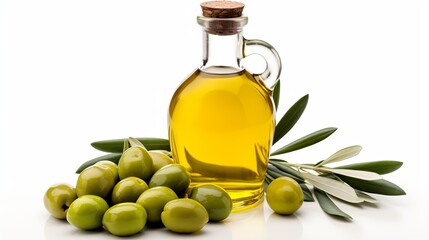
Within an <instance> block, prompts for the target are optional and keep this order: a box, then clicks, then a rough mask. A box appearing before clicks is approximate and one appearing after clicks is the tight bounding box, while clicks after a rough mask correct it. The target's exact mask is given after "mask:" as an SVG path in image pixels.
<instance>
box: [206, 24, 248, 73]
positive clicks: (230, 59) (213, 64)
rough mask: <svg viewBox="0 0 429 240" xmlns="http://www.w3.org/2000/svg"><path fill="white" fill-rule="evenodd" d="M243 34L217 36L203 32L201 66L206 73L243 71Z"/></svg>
mask: <svg viewBox="0 0 429 240" xmlns="http://www.w3.org/2000/svg"><path fill="white" fill-rule="evenodd" d="M242 59H243V34H242V32H241V31H240V32H238V33H235V34H231V35H217V34H212V33H209V32H208V31H206V30H203V65H202V66H201V67H200V70H201V71H203V72H208V73H214V74H216V73H235V72H239V71H241V70H243V66H242V64H241V60H242Z"/></svg>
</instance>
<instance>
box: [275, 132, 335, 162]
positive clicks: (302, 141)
mask: <svg viewBox="0 0 429 240" xmlns="http://www.w3.org/2000/svg"><path fill="white" fill-rule="evenodd" d="M336 130H337V128H333V127H329V128H323V129H320V130H318V131H316V132H313V133H310V134H308V135H306V136H304V137H302V138H299V139H297V140H295V141H293V142H291V143H289V144H288V145H286V146H284V147H282V148H280V149H278V150H276V151H274V152H273V153H271V156H274V155H279V154H283V153H288V152H292V151H296V150H299V149H301V148H305V147H308V146H311V145H313V144H316V143H318V142H320V141H322V140H324V139H325V138H327V137H329V136H331V134H332V133H334V132H335V131H336Z"/></svg>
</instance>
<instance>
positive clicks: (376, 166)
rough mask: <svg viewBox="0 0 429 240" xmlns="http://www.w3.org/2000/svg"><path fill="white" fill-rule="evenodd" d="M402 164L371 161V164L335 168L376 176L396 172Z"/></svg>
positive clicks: (364, 163)
mask: <svg viewBox="0 0 429 240" xmlns="http://www.w3.org/2000/svg"><path fill="white" fill-rule="evenodd" d="M402 164H403V163H402V162H399V161H373V162H362V163H355V164H350V165H345V166H339V167H336V168H341V169H354V170H362V171H369V172H375V173H378V174H387V173H391V172H394V171H396V170H397V169H399V168H400V167H401V166H402Z"/></svg>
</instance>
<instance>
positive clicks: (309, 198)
mask: <svg viewBox="0 0 429 240" xmlns="http://www.w3.org/2000/svg"><path fill="white" fill-rule="evenodd" d="M299 186H300V187H301V189H302V193H303V194H304V201H305V202H314V198H313V194H312V193H311V191H310V189H309V188H308V187H307V185H306V184H305V183H300V184H299Z"/></svg>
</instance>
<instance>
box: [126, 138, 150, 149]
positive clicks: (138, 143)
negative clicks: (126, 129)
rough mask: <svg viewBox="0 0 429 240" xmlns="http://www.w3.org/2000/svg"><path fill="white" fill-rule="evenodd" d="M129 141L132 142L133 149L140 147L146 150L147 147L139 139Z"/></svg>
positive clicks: (129, 139)
mask: <svg viewBox="0 0 429 240" xmlns="http://www.w3.org/2000/svg"><path fill="white" fill-rule="evenodd" d="M128 141H129V142H130V144H131V147H134V146H140V147H143V148H144V149H146V148H145V146H144V145H143V143H141V142H140V141H139V140H138V139H137V138H133V137H129V138H128Z"/></svg>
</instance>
